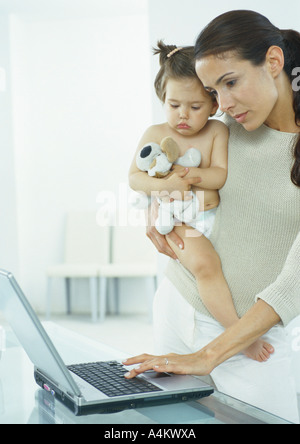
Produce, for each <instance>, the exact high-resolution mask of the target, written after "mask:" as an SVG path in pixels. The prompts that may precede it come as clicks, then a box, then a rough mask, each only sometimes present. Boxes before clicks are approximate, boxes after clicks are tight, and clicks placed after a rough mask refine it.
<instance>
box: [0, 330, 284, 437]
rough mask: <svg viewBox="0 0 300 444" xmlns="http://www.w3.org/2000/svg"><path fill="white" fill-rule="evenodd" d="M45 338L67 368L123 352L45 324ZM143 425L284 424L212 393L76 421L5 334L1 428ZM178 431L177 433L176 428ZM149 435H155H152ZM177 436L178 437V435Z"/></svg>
mask: <svg viewBox="0 0 300 444" xmlns="http://www.w3.org/2000/svg"><path fill="white" fill-rule="evenodd" d="M44 327H45V328H46V330H47V332H48V334H49V336H50V337H51V339H52V341H53V343H54V345H55V346H56V348H57V349H58V352H59V353H60V354H61V356H62V358H63V360H64V362H65V363H66V364H67V365H68V364H73V363H76V362H77V363H78V362H92V361H95V360H99V359H98V358H99V355H101V360H103V359H107V360H110V359H115V358H118V359H120V360H121V359H124V358H125V357H128V356H127V355H126V356H125V355H124V353H122V352H121V351H118V350H114V349H112V348H111V347H108V346H106V345H104V344H101V343H98V342H96V341H93V340H91V339H89V338H86V337H84V336H82V335H78V334H76V333H74V332H71V331H69V330H67V329H64V328H61V327H58V326H57V325H55V324H53V323H51V322H46V323H44ZM26 423H27V424H103V425H105V429H106V430H107V433H108V434H109V433H113V432H112V430H114V431H116V427H115V428H110V427H109V425H113V424H119V425H122V424H123V425H128V424H130V425H133V424H144V426H145V427H148V430H150V431H151V430H152V431H153V430H154V429H153V427H154V426H155V425H159V424H166V425H168V424H172V425H179V424H182V425H189V427H190V430H193V429H191V427H192V428H193V427H196V426H197V425H199V424H289V423H288V422H287V421H285V420H283V419H281V418H279V417H276V416H274V415H271V414H269V413H267V412H264V411H262V410H260V409H257V408H255V407H253V406H250V405H248V404H245V403H243V402H241V401H239V400H237V399H234V398H231V397H230V396H227V395H224V394H222V393H220V392H218V391H215V392H214V394H213V395H211V396H210V397H208V398H203V399H201V400H199V401H191V402H181V403H178V404H169V405H160V406H155V407H143V408H139V409H135V410H133V409H132V410H124V411H121V412H118V413H113V414H94V415H88V416H81V417H76V416H75V415H74V414H73V413H72V412H71V411H69V410H68V409H67V408H66V407H65V406H63V405H62V404H61V403H60V402H58V401H57V400H55V399H54V398H53V397H52V396H51V395H50V394H49V393H47V392H45V391H44V390H41V389H40V388H39V387H38V386H37V385H36V383H35V381H34V378H33V364H32V363H31V362H30V360H29V359H28V357H27V355H26V353H25V352H24V350H23V349H22V347H21V346H20V344H19V343H18V341H17V339H16V338H15V336H14V334H13V333H12V332H11V331H10V330H8V331H6V347H5V350H4V351H3V352H2V356H1V359H0V424H26ZM178 430H181V429H178ZM153 433H155V432H154V431H153ZM178 433H180V432H178ZM182 433H183V429H182Z"/></svg>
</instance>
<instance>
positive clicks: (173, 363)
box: [123, 350, 213, 379]
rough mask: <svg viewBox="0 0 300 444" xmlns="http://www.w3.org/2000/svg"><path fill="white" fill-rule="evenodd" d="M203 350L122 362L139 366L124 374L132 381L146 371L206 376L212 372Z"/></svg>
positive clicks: (140, 357) (146, 356)
mask: <svg viewBox="0 0 300 444" xmlns="http://www.w3.org/2000/svg"><path fill="white" fill-rule="evenodd" d="M205 356H206V353H205V350H203V351H200V352H197V353H192V354H188V355H177V354H175V353H170V354H168V355H163V356H153V355H147V354H144V355H140V356H136V357H134V358H130V359H127V360H126V361H123V364H124V365H134V364H140V365H139V366H138V367H136V368H134V369H133V370H131V371H130V372H128V373H126V374H125V377H126V378H127V379H132V378H135V377H136V376H138V375H139V374H141V373H144V372H146V371H147V370H154V371H156V372H158V373H161V372H166V373H175V374H177V375H198V376H206V375H209V374H210V373H211V371H212V370H213V368H212V366H211V364H210V363H209V360H208V359H206V357H205Z"/></svg>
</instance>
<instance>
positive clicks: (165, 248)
mask: <svg viewBox="0 0 300 444" xmlns="http://www.w3.org/2000/svg"><path fill="white" fill-rule="evenodd" d="M158 208H159V204H158V202H157V200H155V201H154V202H153V203H152V205H151V207H150V210H149V209H148V210H147V217H148V220H147V231H146V234H147V236H148V237H149V239H150V240H151V242H152V243H153V244H154V246H155V247H156V249H157V250H158V251H159V253H162V254H165V255H166V256H169V257H170V258H172V259H175V260H176V259H178V258H177V256H176V254H175V253H174V251H173V250H172V248H171V247H170V245H169V244H168V242H167V240H166V236H163V235H162V234H160V233H159V232H158V231H157V229H156V228H155V221H156V219H157V218H158ZM167 237H168V238H169V239H170V240H171V241H172V242H174V243H175V244H176V245H177V246H178V248H181V249H183V248H184V243H183V240H182V239H181V238H180V237H179V236H178V235H177V234H176V233H175V231H174V230H173V231H172V232H171V233H169V234H168V236H167Z"/></svg>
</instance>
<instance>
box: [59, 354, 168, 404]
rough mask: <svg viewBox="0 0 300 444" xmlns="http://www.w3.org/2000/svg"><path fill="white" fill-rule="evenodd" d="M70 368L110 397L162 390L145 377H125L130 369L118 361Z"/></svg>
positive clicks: (70, 366) (78, 365)
mask: <svg viewBox="0 0 300 444" xmlns="http://www.w3.org/2000/svg"><path fill="white" fill-rule="evenodd" d="M68 369H69V370H70V371H71V372H73V373H75V375H78V376H80V378H82V379H84V380H85V381H87V382H88V383H89V384H91V385H92V386H94V387H95V388H96V389H98V390H100V391H101V392H103V393H104V394H105V395H106V396H109V397H113V396H124V395H132V394H138V393H149V392H159V391H162V390H161V389H160V388H159V387H157V386H155V385H154V384H151V383H150V382H148V381H146V380H145V379H141V378H134V379H130V380H128V379H125V378H124V374H125V373H127V372H128V370H126V369H125V368H124V367H123V365H122V364H120V363H118V362H116V361H108V362H93V363H89V364H76V365H69V366H68Z"/></svg>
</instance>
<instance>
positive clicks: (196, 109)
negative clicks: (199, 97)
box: [192, 106, 200, 111]
mask: <svg viewBox="0 0 300 444" xmlns="http://www.w3.org/2000/svg"><path fill="white" fill-rule="evenodd" d="M192 109H193V110H194V111H198V110H199V109H200V106H192Z"/></svg>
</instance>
